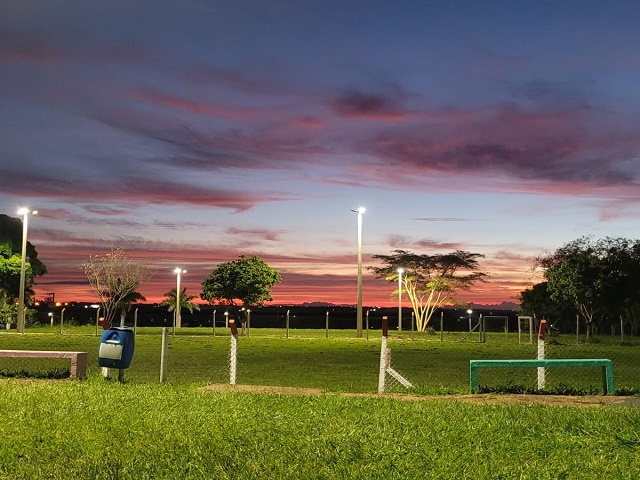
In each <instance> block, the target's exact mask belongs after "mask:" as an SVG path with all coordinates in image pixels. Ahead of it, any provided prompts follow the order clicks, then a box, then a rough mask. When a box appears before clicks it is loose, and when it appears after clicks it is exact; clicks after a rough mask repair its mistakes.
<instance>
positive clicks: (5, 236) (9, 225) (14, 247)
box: [0, 215, 47, 304]
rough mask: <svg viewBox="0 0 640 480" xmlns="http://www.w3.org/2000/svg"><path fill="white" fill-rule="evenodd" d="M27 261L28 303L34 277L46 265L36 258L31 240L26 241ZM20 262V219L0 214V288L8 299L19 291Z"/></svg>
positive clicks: (36, 253)
mask: <svg viewBox="0 0 640 480" xmlns="http://www.w3.org/2000/svg"><path fill="white" fill-rule="evenodd" d="M26 256H27V263H26V269H25V273H26V275H25V282H26V285H25V286H26V289H25V293H26V294H27V297H26V298H25V300H26V302H27V304H29V303H30V298H29V295H30V294H32V293H33V292H32V291H31V286H32V285H33V282H34V280H35V277H39V276H42V275H44V274H46V273H47V267H46V266H45V265H44V263H42V261H41V260H40V259H39V258H38V252H37V251H36V249H35V247H34V246H33V245H32V244H31V242H29V241H27V251H26ZM21 263H22V220H21V219H19V218H13V217H9V216H8V215H0V290H3V291H4V292H5V293H6V296H7V298H8V301H9V302H11V301H13V300H15V299H16V298H17V297H18V295H19V292H20V269H21Z"/></svg>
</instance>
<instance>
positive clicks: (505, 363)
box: [469, 358, 615, 395]
mask: <svg viewBox="0 0 640 480" xmlns="http://www.w3.org/2000/svg"><path fill="white" fill-rule="evenodd" d="M480 367H492V368H519V367H525V368H528V367H532V368H535V367H538V368H539V367H543V368H554V367H601V368H602V389H603V390H604V394H605V395H613V394H615V387H614V385H613V363H612V362H611V360H608V359H606V358H554V359H549V360H469V387H470V388H471V393H476V392H477V391H478V368H480Z"/></svg>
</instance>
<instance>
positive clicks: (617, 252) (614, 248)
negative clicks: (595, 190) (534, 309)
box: [536, 237, 640, 337]
mask: <svg viewBox="0 0 640 480" xmlns="http://www.w3.org/2000/svg"><path fill="white" fill-rule="evenodd" d="M536 264H537V265H538V266H540V267H542V268H543V269H544V270H545V271H544V277H545V279H546V280H547V282H548V288H549V292H550V293H551V298H552V299H553V300H555V301H558V302H567V303H571V304H573V305H574V306H575V308H576V309H577V310H578V313H579V314H580V315H581V316H582V317H583V318H584V319H585V322H586V324H587V336H588V337H589V336H591V335H592V334H593V333H595V331H596V329H597V327H598V324H599V323H600V322H601V321H602V319H604V318H606V317H609V318H613V319H615V318H618V317H619V315H622V314H623V313H624V311H625V309H626V308H629V307H631V306H633V305H634V304H635V303H637V302H638V301H640V241H638V240H635V241H631V240H628V239H625V238H612V237H605V238H603V239H600V240H594V239H593V238H592V237H580V238H578V239H577V240H574V241H572V242H569V243H567V244H565V245H564V246H562V247H561V248H559V249H558V250H556V251H555V252H554V253H552V254H548V255H544V256H540V257H538V258H537V259H536Z"/></svg>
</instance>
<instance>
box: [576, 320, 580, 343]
mask: <svg viewBox="0 0 640 480" xmlns="http://www.w3.org/2000/svg"><path fill="white" fill-rule="evenodd" d="M576 345H580V316H579V315H578V314H577V313H576Z"/></svg>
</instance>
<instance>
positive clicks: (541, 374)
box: [538, 319, 547, 390]
mask: <svg viewBox="0 0 640 480" xmlns="http://www.w3.org/2000/svg"><path fill="white" fill-rule="evenodd" d="M546 331H547V321H546V320H544V319H543V320H540V328H539V329H538V360H544V356H545V351H544V335H545V333H546ZM545 374H546V371H545V368H544V367H538V390H544V386H545V383H546V382H545V380H546V378H545Z"/></svg>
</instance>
